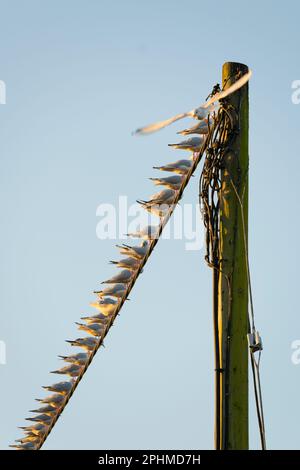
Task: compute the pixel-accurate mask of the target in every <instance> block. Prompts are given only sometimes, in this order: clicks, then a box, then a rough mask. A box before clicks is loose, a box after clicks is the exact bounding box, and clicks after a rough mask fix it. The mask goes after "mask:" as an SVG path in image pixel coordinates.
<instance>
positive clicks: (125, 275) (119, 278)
mask: <svg viewBox="0 0 300 470" xmlns="http://www.w3.org/2000/svg"><path fill="white" fill-rule="evenodd" d="M131 278H132V271H130V270H129V269H124V270H123V271H121V272H120V273H119V274H116V276H114V277H112V278H110V279H107V280H106V281H103V282H101V284H118V283H121V284H124V283H125V284H126V283H128V282H130V281H131Z"/></svg>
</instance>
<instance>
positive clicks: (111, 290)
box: [95, 283, 127, 298]
mask: <svg viewBox="0 0 300 470" xmlns="http://www.w3.org/2000/svg"><path fill="white" fill-rule="evenodd" d="M126 290H127V287H126V284H123V283H122V284H111V285H110V286H109V287H107V288H106V289H103V290H100V291H95V294H97V295H98V297H100V298H102V297H105V296H106V295H111V296H112V297H117V298H122V297H124V295H125V294H126Z"/></svg>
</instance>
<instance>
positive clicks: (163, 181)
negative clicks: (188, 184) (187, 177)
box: [149, 175, 184, 190]
mask: <svg viewBox="0 0 300 470" xmlns="http://www.w3.org/2000/svg"><path fill="white" fill-rule="evenodd" d="M149 179H150V180H151V181H153V183H154V184H155V185H156V186H166V187H167V188H169V189H175V190H178V189H180V188H181V185H182V183H183V180H184V177H183V176H182V175H172V176H168V177H167V178H149Z"/></svg>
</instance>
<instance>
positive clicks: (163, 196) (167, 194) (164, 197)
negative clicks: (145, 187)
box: [137, 189, 176, 206]
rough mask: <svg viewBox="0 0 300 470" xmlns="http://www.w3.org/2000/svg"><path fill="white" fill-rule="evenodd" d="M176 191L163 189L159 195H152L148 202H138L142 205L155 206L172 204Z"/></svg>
mask: <svg viewBox="0 0 300 470" xmlns="http://www.w3.org/2000/svg"><path fill="white" fill-rule="evenodd" d="M175 195H176V191H174V189H163V190H162V191H159V192H158V193H155V194H152V196H150V198H149V200H148V201H143V200H138V201H137V202H138V203H139V204H142V205H147V206H155V205H160V204H171V203H172V202H173V201H174V198H175Z"/></svg>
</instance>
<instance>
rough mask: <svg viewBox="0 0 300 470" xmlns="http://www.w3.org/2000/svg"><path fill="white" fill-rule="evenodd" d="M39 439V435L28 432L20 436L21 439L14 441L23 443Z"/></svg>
mask: <svg viewBox="0 0 300 470" xmlns="http://www.w3.org/2000/svg"><path fill="white" fill-rule="evenodd" d="M38 441H39V436H37V435H36V434H28V435H27V436H25V437H22V438H21V439H16V442H20V443H21V444H25V442H36V443H37V442H38Z"/></svg>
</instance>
